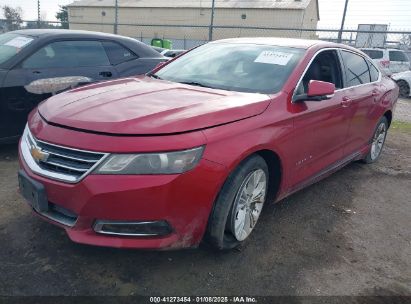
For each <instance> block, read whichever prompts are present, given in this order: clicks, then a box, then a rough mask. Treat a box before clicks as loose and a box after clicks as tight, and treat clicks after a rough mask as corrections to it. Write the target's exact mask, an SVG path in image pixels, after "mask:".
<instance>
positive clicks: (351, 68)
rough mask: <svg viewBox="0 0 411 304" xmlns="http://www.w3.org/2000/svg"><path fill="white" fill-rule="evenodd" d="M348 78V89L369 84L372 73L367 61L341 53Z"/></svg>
mask: <svg viewBox="0 0 411 304" xmlns="http://www.w3.org/2000/svg"><path fill="white" fill-rule="evenodd" d="M341 54H342V57H343V60H344V64H345V73H346V77H347V83H346V87H352V86H356V85H360V84H365V83H369V82H370V81H371V80H370V71H369V69H368V65H367V63H366V62H365V59H364V58H363V57H361V56H359V55H356V54H354V53H351V52H346V51H342V52H341Z"/></svg>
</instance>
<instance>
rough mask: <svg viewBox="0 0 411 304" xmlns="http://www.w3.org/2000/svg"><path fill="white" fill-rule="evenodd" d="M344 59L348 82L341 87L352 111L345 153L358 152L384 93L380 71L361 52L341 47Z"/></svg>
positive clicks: (348, 107)
mask: <svg viewBox="0 0 411 304" xmlns="http://www.w3.org/2000/svg"><path fill="white" fill-rule="evenodd" d="M341 57H342V58H343V62H344V71H345V82H344V89H343V90H342V93H343V98H344V99H345V100H347V101H348V102H347V104H346V107H347V110H348V111H349V113H350V127H349V131H348V135H347V142H346V145H345V147H344V155H345V156H347V155H351V154H353V153H356V152H358V151H359V150H360V149H361V148H363V147H364V146H365V145H367V143H368V142H369V140H370V138H371V134H372V131H373V129H374V126H375V124H376V122H374V121H373V120H374V119H375V118H374V116H375V115H373V110H374V109H375V106H376V104H377V102H378V101H379V100H380V99H381V98H382V96H383V95H384V92H385V89H384V87H383V86H382V85H381V81H380V79H381V75H380V72H379V70H378V69H377V68H376V67H375V66H374V65H373V63H371V62H370V61H368V59H366V58H364V57H362V56H361V55H359V54H357V53H354V52H350V51H346V50H341Z"/></svg>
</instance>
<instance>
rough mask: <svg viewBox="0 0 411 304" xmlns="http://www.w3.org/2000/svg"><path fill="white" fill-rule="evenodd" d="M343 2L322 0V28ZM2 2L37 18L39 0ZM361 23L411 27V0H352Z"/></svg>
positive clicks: (50, 10)
mask: <svg viewBox="0 0 411 304" xmlns="http://www.w3.org/2000/svg"><path fill="white" fill-rule="evenodd" d="M120 1H121V0H120ZM170 1H171V0H170ZM273 1H274V0H273ZM72 2H73V0H40V3H41V14H42V16H44V17H45V19H47V20H55V17H54V16H55V14H56V11H57V10H58V5H59V4H60V5H65V4H68V3H72ZM344 2H345V0H319V3H320V17H321V21H320V23H319V27H320V28H339V26H340V23H341V17H342V12H343V9H344ZM113 3H114V0H113ZM1 4H7V5H11V6H20V7H21V8H22V9H23V12H24V16H23V17H24V19H32V20H35V19H37V1H36V0H1ZM359 23H382V24H389V25H390V28H391V29H392V30H411V0H349V5H348V13H347V20H346V26H347V27H348V28H356V27H357V25H358V24H359Z"/></svg>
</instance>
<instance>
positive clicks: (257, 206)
mask: <svg viewBox="0 0 411 304" xmlns="http://www.w3.org/2000/svg"><path fill="white" fill-rule="evenodd" d="M266 192H267V176H266V174H265V172H264V171H263V170H262V169H257V170H255V171H253V172H250V174H249V175H248V176H247V177H246V178H245V179H244V181H243V183H242V184H241V186H240V188H239V190H238V192H237V194H236V197H235V200H234V204H233V212H232V218H231V232H232V233H233V234H234V237H235V238H236V239H237V241H243V240H245V239H246V238H247V237H248V236H249V235H250V233H251V232H252V231H253V229H254V227H255V225H256V223H257V221H258V218H259V217H260V213H261V210H262V209H263V205H264V202H265V196H266Z"/></svg>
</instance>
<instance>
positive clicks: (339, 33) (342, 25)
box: [338, 0, 348, 43]
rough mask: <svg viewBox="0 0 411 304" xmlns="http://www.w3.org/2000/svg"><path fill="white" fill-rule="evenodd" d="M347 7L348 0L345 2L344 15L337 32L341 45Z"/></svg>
mask: <svg viewBox="0 0 411 304" xmlns="http://www.w3.org/2000/svg"><path fill="white" fill-rule="evenodd" d="M347 7H348V0H345V6H344V13H343V17H342V21H341V28H340V31H339V32H338V42H339V43H341V41H342V33H343V30H344V23H345V16H346V15H347Z"/></svg>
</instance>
